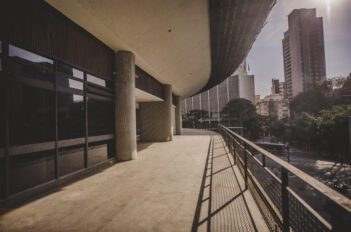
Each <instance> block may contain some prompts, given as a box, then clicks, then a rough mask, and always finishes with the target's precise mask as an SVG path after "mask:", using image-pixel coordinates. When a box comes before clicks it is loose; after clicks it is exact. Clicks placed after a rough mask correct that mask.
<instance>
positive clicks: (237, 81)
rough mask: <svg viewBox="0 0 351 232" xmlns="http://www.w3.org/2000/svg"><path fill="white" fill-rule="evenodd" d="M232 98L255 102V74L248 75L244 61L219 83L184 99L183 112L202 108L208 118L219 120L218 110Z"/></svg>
mask: <svg viewBox="0 0 351 232" xmlns="http://www.w3.org/2000/svg"><path fill="white" fill-rule="evenodd" d="M234 98H245V99H247V100H249V101H251V102H252V103H253V104H255V76H254V75H248V73H247V71H246V62H245V61H244V62H243V63H242V64H240V66H239V67H238V68H237V70H236V71H235V72H234V73H233V74H232V75H231V76H230V77H228V78H227V79H226V80H224V81H223V82H221V83H220V84H219V85H217V86H215V87H213V88H211V89H210V90H207V91H205V92H202V93H200V94H197V95H195V96H192V97H189V98H186V99H184V101H183V112H189V111H191V110H204V111H207V112H208V116H209V119H210V120H213V121H219V120H220V112H221V111H222V110H223V108H224V107H225V105H226V104H227V103H228V102H229V101H230V100H232V99H234ZM200 103H201V104H200Z"/></svg>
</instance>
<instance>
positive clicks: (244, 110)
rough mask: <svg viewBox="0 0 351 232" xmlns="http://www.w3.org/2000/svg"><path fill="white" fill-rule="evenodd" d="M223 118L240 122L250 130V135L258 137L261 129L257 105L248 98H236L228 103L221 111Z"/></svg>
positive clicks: (253, 137)
mask: <svg viewBox="0 0 351 232" xmlns="http://www.w3.org/2000/svg"><path fill="white" fill-rule="evenodd" d="M221 115H222V118H223V119H227V120H233V121H236V122H239V123H240V124H241V125H242V126H243V127H244V128H245V129H248V131H249V137H250V138H252V139H256V138H258V136H259V132H260V129H261V126H260V120H259V119H258V115H257V114H256V107H255V106H254V105H253V104H252V103H251V102H250V101H249V100H246V99H242V98H235V99H233V100H231V101H230V102H228V103H227V105H226V106H225V107H224V108H223V110H222V112H221Z"/></svg>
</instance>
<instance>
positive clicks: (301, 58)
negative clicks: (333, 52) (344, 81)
mask: <svg viewBox="0 0 351 232" xmlns="http://www.w3.org/2000/svg"><path fill="white" fill-rule="evenodd" d="M288 20H289V29H288V31H286V32H285V33H284V39H283V41H282V44H283V55H284V75H285V82H286V87H287V94H288V98H289V99H292V98H293V97H295V96H296V95H297V94H298V93H301V92H303V91H305V90H306V89H309V88H311V87H313V86H315V84H316V83H317V82H318V81H321V80H325V79H326V68H325V53H324V35H323V18H322V17H316V9H295V10H293V11H292V12H291V13H290V14H289V16H288Z"/></svg>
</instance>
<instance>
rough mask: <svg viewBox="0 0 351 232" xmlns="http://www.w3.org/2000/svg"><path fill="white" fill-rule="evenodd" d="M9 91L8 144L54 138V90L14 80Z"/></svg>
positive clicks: (28, 142) (37, 141)
mask: <svg viewBox="0 0 351 232" xmlns="http://www.w3.org/2000/svg"><path fill="white" fill-rule="evenodd" d="M13 84H14V86H12V88H11V91H10V99H11V104H10V118H9V119H10V144H11V145H22V144H31V143H39V142H47V141H53V140H54V138H55V137H54V134H55V133H54V126H55V121H54V92H53V90H47V89H41V88H36V87H33V86H28V85H25V84H22V83H20V82H14V83H13Z"/></svg>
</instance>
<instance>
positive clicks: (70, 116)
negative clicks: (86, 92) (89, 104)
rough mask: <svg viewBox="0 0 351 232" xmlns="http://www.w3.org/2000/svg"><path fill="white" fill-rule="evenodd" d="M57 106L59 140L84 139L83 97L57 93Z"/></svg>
mask: <svg viewBox="0 0 351 232" xmlns="http://www.w3.org/2000/svg"><path fill="white" fill-rule="evenodd" d="M57 105H58V109H57V112H58V138H59V140H62V139H72V138H79V137H85V114H84V97H83V96H81V95H78V94H73V93H66V92H58V94H57Z"/></svg>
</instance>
